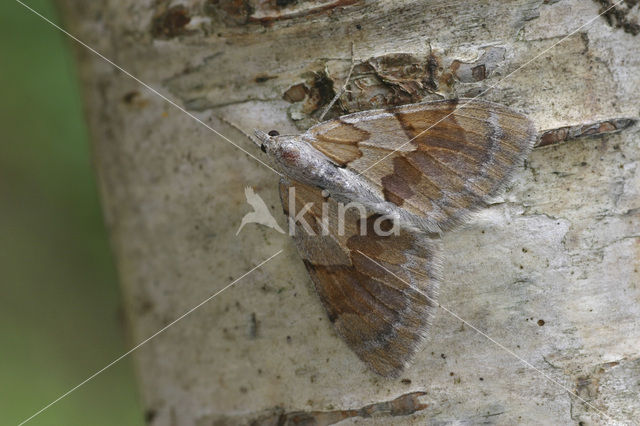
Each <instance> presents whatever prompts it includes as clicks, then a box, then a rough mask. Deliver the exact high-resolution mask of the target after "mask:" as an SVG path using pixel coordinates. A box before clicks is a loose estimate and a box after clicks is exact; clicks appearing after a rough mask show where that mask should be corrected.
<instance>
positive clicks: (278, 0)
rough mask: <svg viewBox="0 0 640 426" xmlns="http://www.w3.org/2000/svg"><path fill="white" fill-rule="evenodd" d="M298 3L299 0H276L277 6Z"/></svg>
mask: <svg viewBox="0 0 640 426" xmlns="http://www.w3.org/2000/svg"><path fill="white" fill-rule="evenodd" d="M296 3H298V0H276V6H277V7H287V6H291V5H293V4H296Z"/></svg>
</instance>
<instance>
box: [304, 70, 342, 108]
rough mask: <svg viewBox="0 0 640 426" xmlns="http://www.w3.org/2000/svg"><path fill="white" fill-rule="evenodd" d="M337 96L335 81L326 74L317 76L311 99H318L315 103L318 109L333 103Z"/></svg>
mask: <svg viewBox="0 0 640 426" xmlns="http://www.w3.org/2000/svg"><path fill="white" fill-rule="evenodd" d="M335 95H336V92H335V90H334V88H333V80H331V79H330V78H329V77H328V76H327V75H326V74H325V73H321V74H319V75H317V76H316V78H315V79H314V81H313V87H312V88H311V96H310V98H313V99H316V102H315V103H316V105H317V106H318V108H320V107H322V106H324V105H327V104H328V103H329V102H331V100H332V99H333V98H334V96H335Z"/></svg>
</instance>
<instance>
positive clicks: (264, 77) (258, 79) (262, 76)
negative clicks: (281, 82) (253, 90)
mask: <svg viewBox="0 0 640 426" xmlns="http://www.w3.org/2000/svg"><path fill="white" fill-rule="evenodd" d="M274 78H278V77H277V76H275V75H266V74H260V75H257V76H256V78H255V79H254V81H255V82H256V83H264V82H265V81H269V80H273V79H274Z"/></svg>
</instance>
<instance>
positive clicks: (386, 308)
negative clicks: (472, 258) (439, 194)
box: [280, 178, 440, 377]
mask: <svg viewBox="0 0 640 426" xmlns="http://www.w3.org/2000/svg"><path fill="white" fill-rule="evenodd" d="M289 187H293V188H295V200H294V202H293V205H294V206H295V209H296V214H297V212H300V211H302V209H303V208H304V206H305V205H306V204H307V203H312V206H311V209H310V210H308V211H307V212H306V213H305V215H304V216H303V219H304V220H305V221H306V222H307V223H308V224H309V226H310V227H311V229H312V230H313V232H314V233H315V234H316V235H309V234H308V233H307V232H306V231H305V229H304V228H303V227H302V225H301V224H300V223H296V225H295V226H296V229H295V236H294V237H293V239H294V241H295V243H296V246H297V248H298V251H299V253H300V256H301V257H302V259H303V261H304V264H305V266H306V268H307V270H308V272H309V275H310V276H311V279H312V281H313V283H314V286H315V289H316V291H317V293H318V296H319V297H320V299H321V301H322V304H323V305H324V307H325V309H326V311H327V314H328V317H329V320H330V321H331V322H332V323H333V324H334V326H335V329H336V331H337V333H338V334H339V335H340V336H341V337H342V339H343V340H344V341H345V342H346V343H347V345H348V346H349V347H350V348H351V349H352V350H353V351H354V352H355V353H356V354H357V356H358V357H359V358H360V359H361V360H362V361H364V362H365V364H366V365H367V366H368V367H369V368H371V369H372V370H373V371H374V372H376V373H378V374H380V375H382V376H385V377H395V376H397V375H398V374H399V373H400V371H402V369H403V368H404V367H405V366H406V365H407V364H408V362H409V361H410V360H411V358H412V357H413V356H414V354H415V353H416V352H417V351H418V349H419V348H420V343H421V342H423V341H424V340H425V338H426V337H427V331H428V329H429V322H430V319H431V317H432V315H433V312H434V311H435V308H436V306H437V305H436V302H435V300H436V297H437V294H436V293H437V288H438V284H439V282H440V277H439V276H440V266H439V260H438V258H437V257H436V252H437V247H436V244H437V243H436V242H435V241H433V240H431V239H430V238H428V237H427V236H426V234H424V233H419V232H413V231H409V230H406V229H402V228H400V230H399V233H398V234H391V235H388V236H380V235H377V233H376V232H374V229H373V226H374V224H375V221H376V220H377V219H378V218H380V216H379V215H378V214H376V213H373V212H369V213H368V214H367V215H366V219H362V220H365V221H366V224H365V225H366V229H367V232H366V235H362V234H361V232H360V231H361V228H360V226H361V225H363V224H362V223H361V216H360V213H359V212H357V211H356V210H354V209H347V210H346V212H345V216H344V217H345V219H344V233H343V235H340V234H341V233H340V232H338V231H339V229H338V227H337V226H338V225H337V215H338V213H339V212H338V203H337V202H336V201H335V200H334V199H333V198H324V197H323V194H322V189H321V188H318V187H313V186H309V185H305V184H303V183H301V182H298V181H295V180H290V179H286V178H285V179H283V180H282V181H281V182H280V194H281V200H282V205H283V208H284V210H285V213H286V214H287V216H289V217H290V218H293V217H294V216H295V214H290V212H289V205H290V204H289ZM323 203H326V206H327V207H328V210H327V213H328V214H326V217H328V218H329V220H328V221H327V222H326V223H327V225H328V227H327V229H328V232H326V233H325V234H326V235H323V234H322V230H323V228H322V208H323V207H321V206H322V204H323ZM325 208H326V207H325ZM290 220H292V219H290ZM380 223H381V224H382V225H381V227H380V228H379V229H383V230H384V229H385V228H384V221H382V222H380ZM361 252H362V253H364V255H363V254H362V253H361ZM365 255H366V256H365ZM372 259H373V261H372ZM374 261H375V262H374ZM376 262H377V263H376ZM380 265H382V266H380ZM389 271H390V272H389Z"/></svg>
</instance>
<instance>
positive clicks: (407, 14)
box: [59, 0, 640, 425]
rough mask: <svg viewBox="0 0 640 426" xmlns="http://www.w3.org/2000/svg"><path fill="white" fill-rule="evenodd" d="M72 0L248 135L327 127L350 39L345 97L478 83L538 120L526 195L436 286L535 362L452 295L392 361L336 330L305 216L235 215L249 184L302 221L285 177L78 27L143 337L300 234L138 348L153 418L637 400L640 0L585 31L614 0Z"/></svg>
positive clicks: (85, 16) (228, 418)
mask: <svg viewBox="0 0 640 426" xmlns="http://www.w3.org/2000/svg"><path fill="white" fill-rule="evenodd" d="M59 4H60V5H61V10H62V11H63V16H64V17H65V21H66V22H67V24H68V27H69V30H70V31H71V32H72V33H74V34H76V35H78V36H79V37H80V38H81V39H82V40H84V41H86V42H87V43H88V44H90V45H91V46H93V47H95V48H96V49H97V50H99V51H100V52H101V53H103V54H105V55H106V56H107V57H109V58H110V59H112V60H113V61H114V62H116V63H117V64H119V65H121V66H122V67H124V68H125V69H127V70H128V71H130V72H131V73H133V74H134V75H136V76H137V77H138V78H140V79H141V80H143V81H145V82H147V83H149V84H150V85H151V86H153V87H154V88H156V89H158V90H159V91H161V92H162V93H166V94H167V95H168V96H170V97H171V98H172V99H175V100H176V102H178V103H179V104H181V105H183V106H184V107H185V108H186V109H187V110H188V111H190V112H191V113H194V114H196V115H197V117H198V118H200V119H202V120H203V121H204V122H206V123H207V124H208V125H210V126H211V127H213V128H215V129H216V130H218V131H220V132H221V133H223V134H224V135H226V136H227V137H229V138H230V139H231V140H233V141H234V143H237V144H238V145H240V146H241V147H242V148H243V149H246V150H247V151H249V152H251V153H252V154H254V155H255V156H258V157H260V154H261V153H260V151H259V150H257V149H256V148H255V147H254V146H253V145H252V143H251V142H250V141H249V140H248V139H247V138H246V137H245V136H244V134H243V132H244V133H248V132H250V131H251V129H253V128H258V129H262V130H264V131H269V130H271V129H277V130H278V131H279V132H280V133H298V132H300V131H302V130H304V129H306V128H308V127H309V126H310V125H312V124H314V123H315V120H317V118H318V116H319V114H320V113H321V111H322V110H323V109H324V107H326V105H328V104H329V102H330V101H331V99H333V97H334V96H335V94H336V92H337V91H338V90H339V88H341V87H343V85H344V84H345V79H346V76H347V74H348V70H349V68H350V66H351V63H352V60H353V61H354V63H355V68H354V73H353V76H352V79H350V81H349V82H348V84H347V86H348V89H349V90H348V91H347V92H346V93H344V94H343V95H342V96H341V97H340V100H339V102H337V103H336V104H335V105H334V107H333V108H332V110H331V111H330V112H329V116H337V115H340V114H344V113H348V112H353V111H358V110H364V109H370V108H378V107H384V106H389V105H398V104H402V103H407V102H418V101H421V100H431V99H443V98H455V97H462V96H475V95H477V94H481V93H483V95H482V98H484V99H487V100H491V101H494V102H498V103H502V104H505V105H508V106H510V107H512V108H515V109H517V110H519V111H521V112H524V113H526V114H528V115H529V116H530V117H531V118H532V119H533V120H534V121H535V123H536V126H537V129H538V131H539V135H540V140H539V144H538V145H539V148H538V149H535V150H534V151H533V152H532V154H531V155H530V157H529V158H528V160H527V161H526V164H525V167H524V168H523V170H522V171H521V172H520V173H518V177H517V179H516V181H515V182H514V183H513V184H512V185H511V187H510V188H509V189H508V191H507V193H506V194H505V195H504V196H502V197H500V198H498V199H496V200H494V203H493V204H492V205H491V206H490V207H489V208H488V209H486V210H484V211H482V212H480V213H479V214H477V215H475V217H474V219H473V221H472V222H470V223H469V224H468V225H466V226H465V227H463V228H462V229H459V230H457V231H455V232H450V233H447V234H445V235H444V236H443V250H444V252H443V255H444V256H445V264H444V265H443V267H444V273H445V279H444V282H443V284H442V289H441V293H440V303H441V304H442V306H443V307H445V308H446V309H448V310H451V311H453V312H455V313H456V314H457V315H459V316H460V317H461V318H464V319H465V320H466V321H468V322H469V323H470V324H473V325H474V326H475V327H477V328H478V329H480V330H482V331H483V332H484V333H486V334H487V335H488V336H491V338H492V339H494V340H495V341H496V342H499V343H500V344H502V345H504V346H505V347H507V348H508V349H509V350H511V351H513V352H514V353H515V354H517V356H518V357H521V358H522V359H524V360H526V361H527V362H529V363H531V365H533V366H534V367H535V369H537V370H534V369H531V368H528V367H527V366H525V365H524V364H523V363H522V362H521V361H519V360H518V359H516V358H515V357H514V356H513V355H512V354H509V353H507V352H505V351H504V350H503V349H501V348H500V347H498V346H497V345H495V344H494V343H492V342H491V341H489V340H488V339H487V338H486V337H484V336H482V335H480V334H478V333H477V332H476V331H474V330H473V329H472V328H470V327H469V326H467V325H464V324H462V323H461V322H460V321H459V320H458V319H456V318H454V317H453V316H451V315H450V314H448V313H447V311H446V310H444V309H441V310H440V311H439V313H438V314H437V315H436V318H435V320H434V323H433V329H432V336H431V339H430V341H429V343H428V346H427V349H425V350H424V351H423V352H421V353H420V354H418V356H417V357H416V360H415V363H414V365H413V366H412V367H410V368H409V369H407V370H406V371H405V373H404V375H403V376H402V377H401V378H399V379H397V380H384V379H381V378H379V377H377V376H375V375H373V373H371V372H369V371H368V370H367V369H366V367H364V365H362V364H361V363H360V362H359V361H358V359H357V358H356V356H355V355H354V354H353V353H352V352H350V351H349V350H348V349H347V347H346V346H345V344H344V343H343V342H342V341H341V340H340V339H339V338H338V337H337V336H336V334H335V333H334V331H333V329H332V328H331V325H330V324H329V321H328V320H327V318H326V315H325V313H324V312H323V310H322V308H321V306H320V303H319V301H318V300H317V298H316V296H315V295H314V294H313V291H312V290H311V286H310V283H309V278H308V276H307V273H306V271H305V269H304V266H303V265H302V263H301V261H300V259H299V257H298V255H297V253H296V251H295V249H294V247H293V245H292V243H291V241H290V240H289V239H288V238H287V237H286V236H283V235H280V234H279V233H277V232H275V231H273V230H271V229H268V228H264V227H259V226H258V225H247V226H246V227H245V228H244V229H243V230H242V232H241V233H240V234H239V235H238V236H237V237H236V235H235V233H236V230H237V228H238V226H239V224H240V221H241V219H242V217H243V215H244V214H245V213H246V212H247V211H248V210H249V208H248V206H246V204H245V197H244V187H245V186H251V187H253V189H254V190H255V192H256V193H258V194H259V195H260V196H261V197H262V198H263V199H264V200H265V201H266V203H267V205H268V206H269V207H270V208H271V210H272V212H273V213H274V216H275V217H276V218H278V219H279V220H281V222H280V223H281V224H284V223H285V222H284V218H283V216H282V214H281V208H280V206H279V200H278V195H277V181H278V178H277V176H276V175H274V174H273V173H272V172H271V171H270V170H269V169H267V168H264V167H262V166H261V165H260V164H259V163H257V162H255V161H254V160H253V159H251V158H250V157H247V156H246V155H245V154H243V153H242V152H241V151H239V150H238V149H237V148H235V147H234V146H232V145H231V144H229V143H227V142H225V141H224V140H222V139H220V138H218V137H217V136H216V135H214V134H212V133H211V132H209V131H208V130H207V129H206V128H204V127H203V126H201V125H199V124H198V123H196V122H195V121H193V120H192V119H190V118H189V117H187V116H185V115H184V114H183V113H181V112H180V111H178V110H176V109H174V108H172V107H171V106H170V105H168V104H167V103H166V102H164V101H163V100H161V99H160V98H158V97H157V96H155V95H153V94H152V93H150V92H148V91H146V90H144V89H143V88H141V87H140V86H139V85H138V84H137V83H136V82H135V81H132V80H131V79H129V78H127V77H126V76H124V75H122V74H121V73H119V72H117V71H115V70H114V69H113V67H111V66H110V65H109V64H107V63H105V62H104V61H102V60H101V59H99V58H97V57H95V56H93V55H91V54H90V53H89V52H87V51H86V50H83V49H79V50H78V63H79V69H80V72H81V75H82V80H83V84H84V89H85V90H84V93H85V100H86V111H87V118H88V120H89V124H90V128H91V131H92V138H93V144H94V156H95V163H96V167H97V171H98V176H99V181H100V186H101V192H102V199H103V206H104V210H105V215H106V219H107V224H108V227H109V231H110V233H111V237H112V241H113V247H114V251H115V254H116V258H117V262H118V268H119V273H120V277H121V281H122V287H123V291H124V294H125V308H126V309H125V310H126V312H127V315H128V318H129V330H128V331H129V333H130V335H131V342H132V343H133V342H139V341H141V340H143V339H144V338H146V337H148V336H150V335H152V334H153V333H154V332H156V331H157V330H158V329H160V328H161V327H162V326H164V325H166V324H168V323H169V322H170V321H172V320H173V319H175V318H177V317H178V316H180V315H181V314H183V313H184V312H186V311H187V310H188V309H190V308H191V307H193V306H195V305H197V304H198V303H200V302H201V301H202V300H204V299H205V298H206V297H208V296H210V295H211V294H212V293H214V292H215V291H216V290H219V289H221V288H222V287H224V286H225V285H227V284H228V283H229V282H231V281H232V280H233V279H234V278H236V277H239V276H241V275H242V274H244V273H245V272H246V271H248V270H249V269H251V268H252V267H253V266H254V265H256V264H257V263H259V262H260V261H262V260H264V259H266V258H268V257H269V256H271V255H272V254H274V253H275V252H276V251H277V250H279V249H284V252H283V254H281V255H280V256H278V257H277V258H275V259H274V260H273V261H271V262H270V263H268V264H266V265H265V266H264V267H262V268H260V269H258V270H257V271H255V272H254V273H252V274H250V275H249V276H247V277H245V278H243V279H242V280H241V281H240V282H239V283H238V284H237V285H235V286H234V287H232V288H230V289H229V290H227V291H226V292H225V293H223V294H221V295H220V296H218V297H216V298H215V299H214V300H212V301H211V302H209V303H208V304H206V305H204V306H203V307H201V308H200V309H199V310H198V311H196V312H194V313H193V314H192V315H190V316H189V317H187V318H185V319H184V320H182V321H180V322H179V323H178V324H176V325H175V326H173V327H172V328H170V329H169V330H168V331H167V332H165V333H163V334H162V335H160V336H158V337H156V338H155V339H153V340H152V341H151V342H150V343H148V344H147V345H145V346H144V347H142V348H141V349H140V350H138V351H136V352H135V354H134V357H135V362H136V365H137V371H138V375H139V383H140V389H141V392H142V396H143V399H144V402H145V406H146V407H147V414H146V418H147V420H148V422H149V423H150V424H153V425H171V424H187V425H189V424H195V425H205V424H332V423H336V422H340V424H355V423H358V424H388V423H390V422H392V423H393V424H425V423H449V422H451V423H454V422H458V423H471V424H475V423H498V424H514V423H524V424H605V423H606V424H610V423H620V424H628V423H630V422H632V421H635V420H636V419H638V418H640V402H639V400H638V397H637V395H638V394H639V392H640V388H639V386H640V385H639V383H638V380H637V377H638V375H639V374H640V288H639V287H638V282H640V272H639V269H640V240H639V238H640V198H639V195H640V194H639V192H640V171H639V164H640V163H639V161H640V147H639V146H640V143H639V142H640V133H639V130H638V126H637V122H638V120H639V119H640V117H639V115H640V110H639V107H638V105H640V72H639V71H638V70H639V69H640V54H639V53H640V52H639V48H638V46H639V45H638V36H637V32H635V29H634V28H636V27H635V25H636V24H637V17H638V8H639V7H640V6H639V5H638V2H636V1H625V2H624V3H623V4H621V5H619V6H616V8H615V9H613V10H612V11H610V12H609V13H607V14H605V16H603V17H600V18H598V19H596V20H595V21H594V22H593V23H592V24H591V25H589V26H585V27H584V28H581V29H580V30H579V31H578V32H576V33H574V30H575V29H576V28H578V27H580V26H581V25H583V24H586V23H587V22H589V20H591V19H592V18H593V17H595V16H596V15H597V14H598V13H601V12H602V11H603V10H605V9H606V7H608V5H611V4H613V2H609V1H590V2H585V1H580V0H561V1H542V0H509V1H503V2H488V1H487V2H485V1H482V2H466V1H461V0H460V1H457V0H456V1H453V0H452V1H447V2H439V1H390V0H389V1H386V0H385V1H365V0H307V1H304V0H299V1H280V0H273V1H271V0H270V1H258V0H238V1H236V0H184V1H166V0H161V1H154V2H148V1H147V2H144V1H143V2H140V1H132V0H126V1H122V0H120V1H111V0H109V1H105V2H82V1H79V0H59ZM603 7H604V8H605V9H603ZM352 42H353V44H354V57H353V58H352V57H351V53H350V49H351V43H352ZM534 58H535V59H534ZM485 92H486V93H485ZM238 129H240V130H241V131H239V130H238ZM283 228H285V226H283ZM541 373H544V374H545V375H547V376H548V377H550V378H552V379H553V380H555V381H556V382H557V383H552V382H550V381H549V380H548V378H545V377H544V376H543V375H542V374H541ZM558 384H560V386H559V385H558ZM580 398H582V399H580ZM584 401H587V402H588V403H589V404H591V405H587V404H585V402H584ZM593 407H595V409H594V408H593ZM596 410H599V411H596ZM601 412H603V413H605V415H606V416H610V418H607V417H604V416H603V414H602V413H601Z"/></svg>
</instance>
